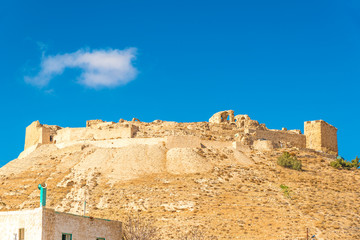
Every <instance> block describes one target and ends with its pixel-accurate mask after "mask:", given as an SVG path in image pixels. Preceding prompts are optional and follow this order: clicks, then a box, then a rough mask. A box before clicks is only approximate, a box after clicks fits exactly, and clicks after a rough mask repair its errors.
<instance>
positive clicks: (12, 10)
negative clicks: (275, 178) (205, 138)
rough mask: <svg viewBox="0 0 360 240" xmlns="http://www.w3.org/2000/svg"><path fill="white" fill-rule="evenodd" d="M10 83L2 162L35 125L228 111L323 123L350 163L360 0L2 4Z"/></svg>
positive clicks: (2, 62)
mask: <svg viewBox="0 0 360 240" xmlns="http://www.w3.org/2000/svg"><path fill="white" fill-rule="evenodd" d="M126 54H128V55H126ZM110 55H111V56H113V57H114V58H109V56H110ZM125 55H126V56H128V58H126V57H125ZM98 56H100V58H99V59H97V57H98ZM101 57H104V58H101ZM94 58H96V59H95V60H94ZM104 59H105V60H106V61H110V63H112V62H111V61H112V60H114V61H115V62H116V63H118V62H120V65H116V64H115V65H116V66H115V65H114V68H111V69H109V68H107V66H101V63H103V60H104ZM93 60H94V61H93ZM50 63H51V64H50ZM54 64H55V65H56V64H57V65H56V67H57V68H56V69H54V68H53V66H54ZM49 66H50V67H49ZM130 68H131V69H130ZM119 76H120V77H119ZM0 77H1V78H0V81H1V88H0V102H1V118H0V128H1V129H0V130H1V138H0V146H1V147H0V165H3V164H5V163H7V162H8V161H10V160H12V159H14V158H16V157H17V156H18V154H19V153H20V152H21V151H22V150H23V146H24V135H25V127H26V126H27V125H29V124H30V123H31V122H32V121H34V120H40V122H41V123H46V124H55V125H59V126H63V127H66V126H69V127H81V126H85V121H86V120H88V119H103V120H108V121H118V120H119V119H120V118H123V119H127V120H131V119H132V117H137V118H139V119H140V120H142V121H153V120H155V119H162V120H171V121H207V120H208V119H209V117H211V115H212V114H213V113H215V112H217V111H220V110H227V109H233V110H235V113H236V114H249V115H250V117H251V118H252V119H256V120H258V121H259V122H261V123H266V125H267V126H268V127H269V128H274V129H280V128H282V127H287V128H288V129H302V130H303V122H304V121H307V120H316V119H323V120H325V121H327V122H329V123H330V124H332V125H334V126H336V127H337V128H338V129H339V130H338V140H339V151H340V154H341V155H342V156H344V157H345V158H347V159H352V158H355V156H356V155H358V154H359V155H360V143H359V141H358V139H359V137H358V136H359V135H360V128H359V126H358V123H359V117H360V107H359V102H360V100H359V88H360V81H359V80H360V6H359V4H358V3H357V1H329V0H327V1H307V0H302V1H265V0H264V1H257V0H255V1H239V0H237V1H226V0H223V1H211V0H207V1H194V0H192V1H187V0H183V1H156V0H154V1H141V0H134V1H121V0H117V1H106V0H104V1H101V2H99V1H67V0H63V1H41V0H39V1H24V0H23V1H19V0H12V1H1V2H0ZM102 77H104V78H102ZM102 79H104V81H105V80H106V83H104V82H102V81H103V80H102Z"/></svg>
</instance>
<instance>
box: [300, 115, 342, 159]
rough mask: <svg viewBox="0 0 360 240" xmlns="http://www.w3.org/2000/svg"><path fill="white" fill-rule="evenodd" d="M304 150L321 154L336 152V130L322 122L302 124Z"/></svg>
mask: <svg viewBox="0 0 360 240" xmlns="http://www.w3.org/2000/svg"><path fill="white" fill-rule="evenodd" d="M304 134H305V136H306V148H309V149H314V150H318V151H322V152H334V153H337V152H338V144H337V128H336V127H334V126H332V125H330V124H328V123H327V122H325V121H323V120H316V121H308V122H305V123H304Z"/></svg>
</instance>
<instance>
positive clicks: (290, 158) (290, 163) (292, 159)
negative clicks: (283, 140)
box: [277, 152, 302, 171]
mask: <svg viewBox="0 0 360 240" xmlns="http://www.w3.org/2000/svg"><path fill="white" fill-rule="evenodd" d="M277 163H278V164H279V165H280V166H282V167H286V168H291V169H294V170H298V171H300V170H301V168H302V164H301V161H300V160H298V159H297V158H296V156H295V155H291V154H290V153H288V152H283V154H282V155H281V156H280V157H279V158H278V161H277Z"/></svg>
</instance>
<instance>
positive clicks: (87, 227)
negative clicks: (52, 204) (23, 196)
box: [0, 207, 123, 240]
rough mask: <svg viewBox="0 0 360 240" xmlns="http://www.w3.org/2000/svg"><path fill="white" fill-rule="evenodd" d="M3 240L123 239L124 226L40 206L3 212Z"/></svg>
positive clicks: (0, 224) (0, 214) (0, 218)
mask: <svg viewBox="0 0 360 240" xmlns="http://www.w3.org/2000/svg"><path fill="white" fill-rule="evenodd" d="M0 234H1V237H0V239H1V240H121V239H122V236H123V233H122V223H121V222H119V221H110V220H106V219H97V218H92V217H86V216H79V215H74V214H68V213H60V212H56V211H54V210H53V209H48V208H45V207H40V208H36V209H32V210H23V211H10V212H0Z"/></svg>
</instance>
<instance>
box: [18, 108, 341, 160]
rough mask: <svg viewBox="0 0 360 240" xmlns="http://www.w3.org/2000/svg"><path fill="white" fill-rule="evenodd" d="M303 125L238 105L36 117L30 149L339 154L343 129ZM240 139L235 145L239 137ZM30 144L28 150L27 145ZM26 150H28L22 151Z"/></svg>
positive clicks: (28, 137)
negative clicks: (264, 117)
mask: <svg viewBox="0 0 360 240" xmlns="http://www.w3.org/2000/svg"><path fill="white" fill-rule="evenodd" d="M304 129H305V134H302V133H301V131H300V130H287V129H285V128H283V129H282V130H272V129H268V128H267V127H266V125H265V124H260V123H259V122H258V121H256V120H252V119H250V117H249V116H248V115H236V116H235V115H234V111H233V110H228V111H221V112H218V113H215V114H214V115H213V116H212V117H211V118H210V119H209V121H208V122H191V123H178V122H166V121H161V120H155V121H153V122H149V123H147V122H141V121H139V120H138V119H136V118H134V119H133V120H132V121H125V120H123V119H120V121H119V122H105V121H102V120H90V121H87V122H86V127H84V128H61V127H59V126H54V125H42V124H40V123H39V121H35V122H33V123H32V124H30V125H29V126H28V127H27V128H26V136H25V151H33V150H34V149H36V148H37V146H39V145H41V144H55V145H56V146H57V147H60V148H61V147H64V146H68V145H72V144H76V143H86V144H93V145H97V146H101V147H107V148H114V147H115V148H119V147H124V146H128V145H134V144H145V145H153V144H159V142H162V143H163V145H164V146H165V147H166V149H172V148H200V147H215V148H222V147H231V146H240V145H242V146H247V147H248V148H253V149H257V150H262V151H266V150H267V151H269V150H271V149H273V148H285V147H297V148H301V149H303V148H308V149H313V150H316V151H322V152H327V153H332V154H337V151H338V149H337V137H336V132H337V129H336V128H335V127H333V126H331V125H330V124H328V123H326V122H325V121H323V120H317V121H309V122H305V128H304ZM234 142H236V144H235V145H234V144H233V143H234ZM27 149H28V150H27ZM22 154H23V155H24V152H23V153H22Z"/></svg>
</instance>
